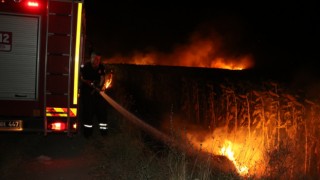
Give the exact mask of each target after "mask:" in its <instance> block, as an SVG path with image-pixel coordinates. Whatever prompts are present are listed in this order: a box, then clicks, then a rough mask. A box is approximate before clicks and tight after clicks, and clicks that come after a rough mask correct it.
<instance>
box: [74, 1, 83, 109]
mask: <svg viewBox="0 0 320 180" xmlns="http://www.w3.org/2000/svg"><path fill="white" fill-rule="evenodd" d="M81 18H82V3H78V15H77V32H76V45H75V46H76V47H75V52H74V77H73V104H77V103H78V78H79V59H80V39H81Z"/></svg>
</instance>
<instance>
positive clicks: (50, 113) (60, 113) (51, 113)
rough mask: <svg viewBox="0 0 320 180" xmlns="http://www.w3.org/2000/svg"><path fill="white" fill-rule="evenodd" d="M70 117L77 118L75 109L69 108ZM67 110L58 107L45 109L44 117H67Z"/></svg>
mask: <svg viewBox="0 0 320 180" xmlns="http://www.w3.org/2000/svg"><path fill="white" fill-rule="evenodd" d="M69 114H70V117H76V116H77V108H70V112H69ZM67 115H68V108H60V107H47V108H46V116H47V117H67Z"/></svg>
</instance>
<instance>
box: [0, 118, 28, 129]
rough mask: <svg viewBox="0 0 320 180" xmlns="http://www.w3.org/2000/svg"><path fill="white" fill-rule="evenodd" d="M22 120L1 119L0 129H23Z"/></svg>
mask: <svg viewBox="0 0 320 180" xmlns="http://www.w3.org/2000/svg"><path fill="white" fill-rule="evenodd" d="M22 125H23V123H22V120H7V121H1V120H0V131H22V129H23V127H22Z"/></svg>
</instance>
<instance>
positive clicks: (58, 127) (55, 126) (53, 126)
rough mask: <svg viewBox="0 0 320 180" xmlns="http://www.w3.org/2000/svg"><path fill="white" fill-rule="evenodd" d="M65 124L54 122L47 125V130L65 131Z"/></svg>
mask: <svg viewBox="0 0 320 180" xmlns="http://www.w3.org/2000/svg"><path fill="white" fill-rule="evenodd" d="M66 127H67V126H66V123H63V122H54V123H51V124H50V125H49V129H51V130H54V131H64V130H66Z"/></svg>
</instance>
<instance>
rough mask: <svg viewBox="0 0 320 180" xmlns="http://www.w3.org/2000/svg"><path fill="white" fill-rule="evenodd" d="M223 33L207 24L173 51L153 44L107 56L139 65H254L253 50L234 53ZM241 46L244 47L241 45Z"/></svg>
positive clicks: (240, 66) (114, 60) (117, 61)
mask: <svg viewBox="0 0 320 180" xmlns="http://www.w3.org/2000/svg"><path fill="white" fill-rule="evenodd" d="M224 39H226V38H223V36H222V35H220V34H219V33H217V32H216V31H215V30H214V29H213V28H210V27H209V26H206V25H203V26H200V27H199V28H198V30H197V31H195V32H194V33H192V34H191V35H190V36H189V38H188V40H187V41H186V42H185V43H184V44H181V43H179V44H175V45H174V46H172V47H171V52H166V53H164V52H160V51H157V50H155V49H153V48H150V49H146V50H143V51H134V52H132V53H130V55H127V56H124V55H121V54H117V55H115V56H113V57H111V58H109V59H107V60H106V62H108V63H124V64H137V65H164V66H186V67H206V68H225V69H245V68H250V67H252V66H253V58H252V56H251V55H250V54H239V53H235V52H234V53H232V51H230V50H228V47H229V46H228V45H227V44H224ZM239 49H241V47H239Z"/></svg>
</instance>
